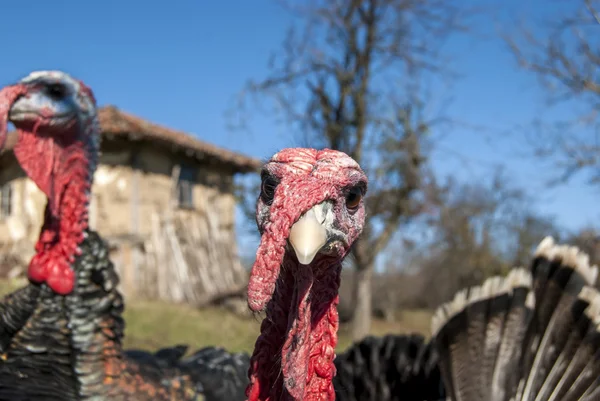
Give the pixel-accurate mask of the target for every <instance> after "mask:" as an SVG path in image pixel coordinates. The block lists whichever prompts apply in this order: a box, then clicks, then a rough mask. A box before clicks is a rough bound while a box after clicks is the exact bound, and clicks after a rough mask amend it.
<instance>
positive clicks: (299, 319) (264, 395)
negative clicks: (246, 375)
mask: <svg viewBox="0 0 600 401" xmlns="http://www.w3.org/2000/svg"><path fill="white" fill-rule="evenodd" d="M341 269H342V264H341V262H340V261H338V260H335V259H331V258H327V257H323V256H319V257H318V258H317V259H316V260H315V261H314V262H313V263H312V264H311V265H309V266H306V265H301V264H299V263H298V261H297V259H296V257H295V255H290V253H288V252H286V254H285V257H284V260H283V263H282V265H281V270H280V275H279V277H278V280H277V285H276V288H275V291H274V293H273V298H272V299H271V301H269V303H268V305H267V309H266V318H265V320H263V323H262V325H261V333H260V336H259V338H258V340H257V342H256V346H255V351H254V354H253V355H252V360H251V364H250V380H251V384H250V387H249V392H248V399H249V400H250V401H259V400H260V401H266V400H334V399H335V392H334V389H333V376H334V375H335V366H334V363H333V360H334V358H335V347H336V345H337V330H338V326H339V321H338V312H337V305H338V303H339V295H338V289H339V285H340V274H341Z"/></svg>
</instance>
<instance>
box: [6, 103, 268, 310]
mask: <svg viewBox="0 0 600 401" xmlns="http://www.w3.org/2000/svg"><path fill="white" fill-rule="evenodd" d="M98 115H99V120H100V125H101V129H102V146H101V152H102V153H101V156H100V163H99V166H98V169H97V171H96V174H95V177H94V184H93V187H92V197H91V201H90V211H89V213H90V226H91V228H92V229H94V230H97V231H98V232H99V233H100V234H101V235H102V236H103V238H105V239H106V240H107V241H108V242H109V244H110V245H111V249H112V251H111V258H112V260H113V262H114V263H115V264H116V265H117V268H118V270H119V271H120V273H121V285H122V290H123V291H124V292H125V293H126V296H131V295H136V296H140V295H142V296H147V297H150V298H163V299H169V300H172V301H186V302H192V303H202V302H205V301H207V300H208V299H209V298H211V297H215V296H219V295H220V294H221V293H226V292H228V291H235V290H236V289H238V288H240V287H241V286H243V284H244V282H245V280H246V276H245V274H246V273H245V272H244V271H243V269H242V267H241V264H240V261H239V259H238V255H237V247H236V241H235V232H234V207H235V198H234V193H233V189H234V188H233V185H234V184H233V177H234V175H235V174H237V173H249V172H255V171H257V170H258V168H259V167H260V162H259V161H258V160H256V159H253V158H250V157H247V156H244V155H241V154H238V153H234V152H231V151H228V150H225V149H221V148H218V147H216V146H213V145H211V144H208V143H205V142H202V141H200V140H198V139H196V138H194V137H192V136H190V135H188V134H185V133H183V132H179V131H175V130H172V129H169V128H166V127H163V126H159V125H156V124H153V123H150V122H148V121H145V120H143V119H141V118H139V117H136V116H133V115H131V114H128V113H125V112H123V111H121V110H119V109H117V108H116V107H114V106H106V107H102V108H100V109H99V112H98ZM15 139H16V135H15V134H14V133H12V134H10V135H9V139H8V142H7V147H6V150H5V151H4V152H3V153H2V154H1V155H0V245H1V246H2V250H3V251H4V252H3V254H4V255H7V254H11V253H12V254H14V253H15V252H18V253H19V254H20V255H21V256H22V257H23V261H24V263H25V262H26V261H27V260H28V259H29V258H30V256H31V254H32V253H33V243H34V242H35V240H36V238H37V235H38V233H39V229H40V227H41V223H42V218H43V210H44V207H45V204H46V199H45V196H44V195H43V194H42V193H41V191H40V190H39V189H38V188H37V187H36V185H35V184H34V183H33V182H32V181H31V180H29V179H28V178H27V177H26V176H25V174H24V172H23V171H22V169H21V168H20V166H19V165H18V163H17V161H16V159H15V157H14V154H13V153H12V151H10V150H11V149H12V145H14V141H15ZM11 260H13V259H11Z"/></svg>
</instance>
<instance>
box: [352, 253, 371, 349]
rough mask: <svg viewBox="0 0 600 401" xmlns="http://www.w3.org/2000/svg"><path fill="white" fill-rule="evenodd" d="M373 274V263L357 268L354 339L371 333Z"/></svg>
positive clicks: (356, 339)
mask: <svg viewBox="0 0 600 401" xmlns="http://www.w3.org/2000/svg"><path fill="white" fill-rule="evenodd" d="M372 275H373V264H370V265H367V266H360V265H358V266H357V268H356V270H355V280H354V297H355V298H354V299H355V307H354V316H353V318H352V340H353V341H359V340H361V339H362V338H364V337H365V336H366V335H367V334H369V330H370V329H371V314H372V313H371V312H372V300H371V288H372V286H371V278H372Z"/></svg>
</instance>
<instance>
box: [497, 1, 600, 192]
mask: <svg viewBox="0 0 600 401" xmlns="http://www.w3.org/2000/svg"><path fill="white" fill-rule="evenodd" d="M556 3H558V2H556ZM566 5H567V6H574V8H573V11H572V12H570V13H568V14H562V15H559V16H554V18H553V20H552V21H547V22H542V23H541V24H539V25H538V24H536V25H534V22H533V21H531V22H530V24H529V26H528V27H525V28H522V29H521V30H520V31H519V32H518V33H516V34H515V33H512V34H510V35H504V37H505V40H506V42H507V44H508V45H509V46H510V48H511V50H512V53H513V54H514V56H515V58H516V60H517V61H518V63H519V65H520V66H521V67H522V68H524V69H525V70H527V71H530V72H531V73H532V74H533V75H534V76H536V77H537V78H538V79H539V82H540V83H541V84H542V87H543V88H544V89H545V91H546V94H547V95H548V100H549V105H550V106H556V105H557V104H562V105H565V104H568V105H569V106H572V110H575V111H574V112H573V116H572V117H569V118H565V119H563V120H560V121H556V120H553V121H549V120H548V119H547V118H546V119H540V120H538V121H535V123H534V126H533V127H531V128H528V131H529V132H530V134H532V136H530V138H531V143H532V144H534V151H535V154H536V155H537V156H539V157H541V158H542V159H544V160H547V161H551V162H553V163H556V165H557V167H558V172H559V177H558V178H559V179H558V180H557V182H563V181H565V180H567V179H569V178H570V177H571V176H573V175H574V174H575V173H578V172H584V173H586V174H588V176H589V177H590V181H591V182H592V183H595V184H598V183H600V138H599V135H600V118H599V113H600V1H599V0H573V1H572V2H562V7H565V6H566ZM533 31H536V32H537V33H536V34H534V33H532V32H533Z"/></svg>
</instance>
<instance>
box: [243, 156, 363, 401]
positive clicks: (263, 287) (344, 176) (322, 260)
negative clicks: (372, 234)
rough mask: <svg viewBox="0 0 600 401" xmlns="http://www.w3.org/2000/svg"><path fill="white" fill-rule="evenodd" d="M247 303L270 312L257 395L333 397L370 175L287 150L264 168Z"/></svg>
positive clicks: (345, 161)
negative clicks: (347, 264)
mask: <svg viewBox="0 0 600 401" xmlns="http://www.w3.org/2000/svg"><path fill="white" fill-rule="evenodd" d="M261 177H262V186H261V193H260V196H259V198H258V202H257V207H256V222H257V225H258V229H259V231H260V233H261V243H260V245H259V248H258V250H257V253H256V261H255V263H254V266H253V267H252V272H251V276H250V282H249V284H248V304H249V306H250V308H251V309H252V310H253V311H261V310H266V315H267V317H266V318H265V320H264V321H263V323H262V325H261V335H260V336H259V338H258V340H257V342H256V346H255V349H254V354H253V356H252V361H251V366H250V371H249V376H250V385H249V387H248V390H247V396H248V398H249V400H251V401H256V400H280V399H292V400H313V399H314V400H317V399H318V400H333V399H334V398H335V394H334V390H333V384H332V379H333V376H334V375H335V366H334V364H333V359H334V357H335V346H336V344H337V329H338V315H337V304H338V300H339V297H338V288H339V283H340V273H341V267H342V260H343V259H344V257H345V256H346V255H347V254H348V252H349V250H350V247H351V245H352V244H353V243H354V241H355V240H356V239H357V237H358V236H359V234H360V233H361V231H362V228H363V225H364V220H365V208H364V202H363V200H362V198H363V196H364V195H365V193H366V191H367V177H366V175H365V174H364V172H363V171H362V170H361V168H360V166H359V165H358V164H357V163H356V162H355V161H354V160H353V159H352V158H350V157H349V156H348V155H346V154H345V153H342V152H338V151H334V150H329V149H325V150H320V151H318V150H315V149H285V150H282V151H281V152H279V153H277V154H275V155H274V156H273V157H272V158H271V160H270V161H269V162H268V163H266V165H265V166H264V167H263V170H262V173H261Z"/></svg>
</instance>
